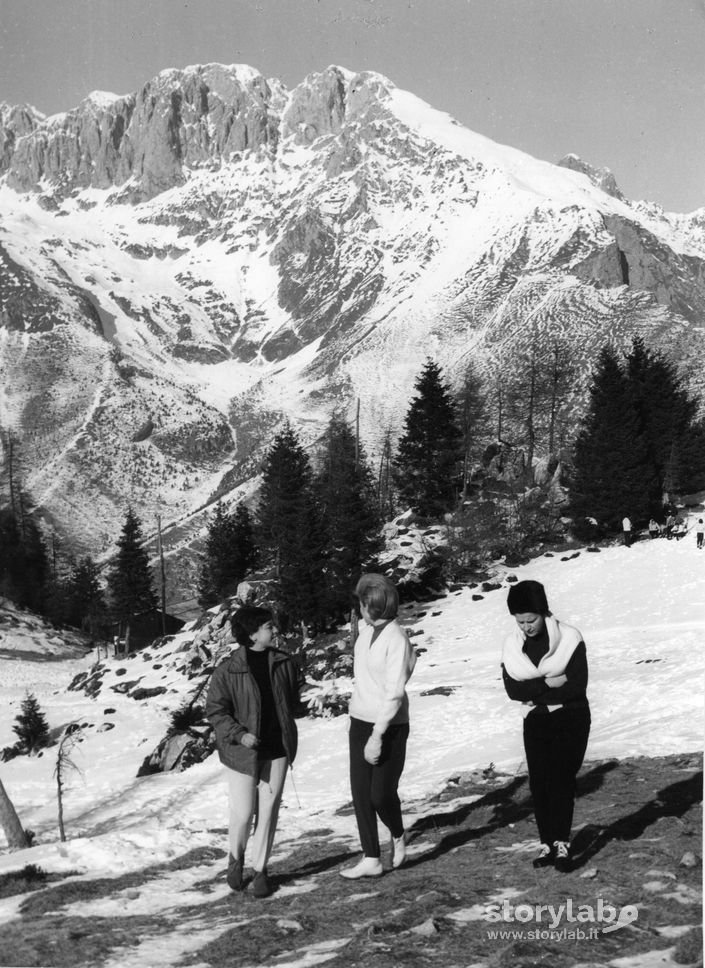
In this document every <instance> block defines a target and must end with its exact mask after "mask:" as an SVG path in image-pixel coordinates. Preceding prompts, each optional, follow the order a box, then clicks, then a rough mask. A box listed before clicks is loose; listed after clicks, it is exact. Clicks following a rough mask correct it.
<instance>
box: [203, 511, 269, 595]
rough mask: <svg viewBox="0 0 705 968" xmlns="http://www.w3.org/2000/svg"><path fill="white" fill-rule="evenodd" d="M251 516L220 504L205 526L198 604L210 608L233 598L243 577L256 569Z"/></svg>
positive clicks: (255, 550)
mask: <svg viewBox="0 0 705 968" xmlns="http://www.w3.org/2000/svg"><path fill="white" fill-rule="evenodd" d="M257 562H258V554H257V548H256V546H255V539H254V525H253V521H252V515H251V514H250V511H249V509H248V508H247V507H246V506H245V505H244V504H239V505H238V506H237V508H236V509H235V512H234V513H230V512H228V511H227V510H226V509H225V507H224V506H223V504H222V502H220V503H219V504H218V505H217V506H216V508H215V511H214V513H213V515H212V517H211V519H210V521H209V523H208V533H207V536H206V550H205V553H204V555H203V559H202V565H201V574H200V579H199V586H198V602H199V604H200V605H201V606H202V607H203V608H209V607H210V606H211V605H215V604H216V603H217V602H220V601H222V600H223V599H224V598H225V597H226V596H227V595H233V594H234V593H235V592H236V590H237V586H238V585H239V583H240V582H241V581H242V580H243V578H244V577H245V575H247V573H248V572H249V571H251V570H252V569H253V568H255V567H256V566H257Z"/></svg>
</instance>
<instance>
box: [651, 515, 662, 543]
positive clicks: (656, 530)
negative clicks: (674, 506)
mask: <svg viewBox="0 0 705 968" xmlns="http://www.w3.org/2000/svg"><path fill="white" fill-rule="evenodd" d="M660 534H661V528H660V527H659V523H658V521H657V520H656V518H652V519H651V520H650V521H649V537H650V538H658V537H659V536H660Z"/></svg>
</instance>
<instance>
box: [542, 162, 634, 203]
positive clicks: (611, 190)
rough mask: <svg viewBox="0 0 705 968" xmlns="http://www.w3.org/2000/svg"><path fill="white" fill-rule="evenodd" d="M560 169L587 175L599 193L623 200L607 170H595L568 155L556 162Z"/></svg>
mask: <svg viewBox="0 0 705 968" xmlns="http://www.w3.org/2000/svg"><path fill="white" fill-rule="evenodd" d="M558 165H559V167H560V168H570V169H571V170H572V171H579V172H580V173H581V174H583V175H587V176H588V178H589V179H590V181H591V182H592V183H593V185H595V187H596V188H599V189H600V190H601V191H603V192H605V193H606V194H607V195H611V196H612V198H619V199H620V200H622V201H623V200H624V195H623V194H622V193H621V191H620V190H619V187H618V185H617V179H616V178H615V177H614V174H613V173H612V172H611V171H610V169H609V168H595V167H594V166H593V165H589V164H588V163H587V162H586V161H583V160H582V158H579V157H578V155H573V154H569V155H566V156H565V157H564V158H561V160H560V161H559V162H558Z"/></svg>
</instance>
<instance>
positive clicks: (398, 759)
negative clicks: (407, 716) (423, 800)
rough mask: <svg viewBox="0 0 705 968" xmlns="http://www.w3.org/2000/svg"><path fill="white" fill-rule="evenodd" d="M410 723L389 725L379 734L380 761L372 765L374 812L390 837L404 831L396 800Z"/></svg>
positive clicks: (397, 835) (398, 835)
mask: <svg viewBox="0 0 705 968" xmlns="http://www.w3.org/2000/svg"><path fill="white" fill-rule="evenodd" d="M408 736H409V724H408V723H401V724H399V725H398V726H390V727H389V728H388V729H387V732H386V733H385V734H384V737H383V738H382V753H381V755H380V758H379V762H378V763H377V764H376V766H373V767H372V788H371V791H370V792H371V801H372V806H373V808H374V810H375V812H376V813H377V816H378V817H379V819H380V820H381V821H382V823H383V824H384V826H385V827H387V829H388V830H389V831H390V833H391V835H392V837H395V838H398V837H401V835H402V834H403V833H404V822H403V820H402V816H401V803H400V802H399V793H398V792H397V791H398V787H399V780H400V779H401V774H402V771H403V769H404V761H405V759H406V741H407V739H408Z"/></svg>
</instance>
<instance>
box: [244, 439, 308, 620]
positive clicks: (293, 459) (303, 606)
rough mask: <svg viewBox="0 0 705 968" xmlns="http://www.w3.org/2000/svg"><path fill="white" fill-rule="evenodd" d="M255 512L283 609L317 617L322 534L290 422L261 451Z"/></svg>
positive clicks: (296, 616)
mask: <svg viewBox="0 0 705 968" xmlns="http://www.w3.org/2000/svg"><path fill="white" fill-rule="evenodd" d="M257 517H258V521H259V527H258V530H257V537H258V544H259V546H260V548H261V549H262V553H263V554H264V555H265V556H266V557H267V558H268V560H269V561H270V563H271V565H272V567H273V569H274V573H275V577H276V581H277V586H278V595H279V602H280V605H281V608H282V610H283V613H284V615H285V616H286V617H288V618H289V619H290V620H291V621H304V622H309V623H311V622H313V623H316V622H319V621H321V620H322V619H323V617H324V603H323V582H322V577H323V573H322V560H321V558H322V538H321V533H320V530H321V529H320V523H319V516H318V509H317V507H316V501H315V496H314V491H313V475H312V471H311V464H310V461H309V458H308V455H307V454H306V451H305V450H304V449H303V447H302V445H301V442H300V441H299V438H298V436H297V435H296V433H295V432H294V431H293V430H292V428H291V427H290V426H289V425H287V426H286V427H285V428H284V430H282V431H281V432H280V433H279V434H277V436H276V437H275V439H274V442H273V443H272V446H271V447H270V449H269V451H268V452H267V454H266V456H265V460H264V467H263V469H262V488H261V491H260V498H259V504H258V507H257Z"/></svg>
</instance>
